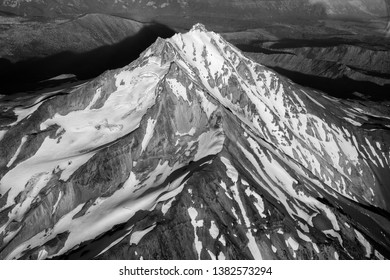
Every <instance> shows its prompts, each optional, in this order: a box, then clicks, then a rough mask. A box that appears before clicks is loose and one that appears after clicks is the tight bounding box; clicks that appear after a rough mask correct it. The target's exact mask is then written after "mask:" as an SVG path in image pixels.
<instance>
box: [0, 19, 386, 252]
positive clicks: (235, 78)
mask: <svg viewBox="0 0 390 280" xmlns="http://www.w3.org/2000/svg"><path fill="white" fill-rule="evenodd" d="M18 102H20V103H21V104H26V103H28V102H26V100H16V101H14V102H13V103H10V102H6V101H3V102H2V105H1V109H2V111H3V112H2V119H1V126H0V178H1V180H0V194H1V198H0V258H2V259H5V258H7V259H13V258H23V259H29V258H32V259H37V258H38V259H45V258H72V259H74V258H76V259H79V258H82V259H91V258H96V257H98V258H104V259H111V258H113V259H116V258H120V259H198V258H200V259H214V258H218V259H252V258H255V259H261V258H263V259H295V258H296V259H312V258H313V259H317V258H320V259H338V258H345V259H350V258H353V259H363V258H372V259H377V258H389V257H390V240H389V234H390V219H389V218H390V216H389V209H390V205H389V201H390V200H389V198H390V192H389V186H388V182H389V181H390V177H389V174H390V172H389V171H390V170H389V169H390V165H389V160H390V158H389V157H390V147H389V143H390V141H389V140H390V132H389V128H390V118H389V117H388V116H389V114H388V113H389V112H388V110H387V111H386V108H382V109H381V110H379V109H378V110H376V109H374V108H367V107H365V106H364V105H362V104H359V103H354V102H350V101H342V100H338V99H335V98H330V97H328V96H326V95H324V94H321V93H317V92H313V91H311V90H309V89H307V88H303V87H300V86H297V85H295V84H293V83H292V82H291V81H289V80H287V79H285V78H283V77H281V76H279V75H277V74H275V72H273V71H271V70H269V69H267V68H266V67H264V66H262V65H260V64H257V63H255V62H253V61H251V60H250V59H248V58H247V57H245V56H244V55H243V54H242V53H241V52H240V51H238V49H236V48H235V47H233V46H232V45H230V44H229V43H227V42H226V41H225V40H224V39H222V37H221V36H219V35H217V34H215V33H212V32H208V31H207V30H205V28H204V27H203V26H202V25H196V26H194V27H193V29H192V30H191V31H190V32H188V33H186V34H183V35H182V34H177V35H175V36H174V37H172V38H171V39H167V40H162V39H159V40H157V41H156V43H154V44H153V45H152V46H151V47H150V48H148V49H147V50H146V51H145V52H144V53H143V54H142V55H141V56H140V58H139V59H137V60H136V61H134V62H133V63H131V64H130V65H128V66H126V67H124V68H122V69H118V70H113V71H108V72H105V73H104V74H103V75H101V76H99V77H98V78H96V79H95V80H93V81H91V82H88V83H86V84H84V85H80V86H78V87H75V88H72V89H67V90H66V89H64V90H63V91H62V92H61V93H58V92H53V93H48V94H46V95H45V96H40V97H39V98H34V99H33V100H30V101H29V102H30V103H29V104H28V105H24V107H22V106H20V105H19V106H18Z"/></svg>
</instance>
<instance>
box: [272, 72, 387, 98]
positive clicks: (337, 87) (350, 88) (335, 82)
mask: <svg viewBox="0 0 390 280" xmlns="http://www.w3.org/2000/svg"><path fill="white" fill-rule="evenodd" d="M268 67H269V68H270V69H272V70H274V71H275V72H277V73H279V74H281V75H283V76H285V77H287V78H289V79H291V80H292V81H293V82H295V83H297V84H300V85H302V86H305V87H309V88H313V89H317V90H320V91H322V92H325V93H327V94H329V95H331V96H334V97H337V98H343V99H348V98H351V99H361V98H358V96H357V95H356V93H359V94H362V95H363V96H365V97H367V98H369V99H371V100H373V101H389V100H390V96H389V92H390V84H386V85H383V86H380V85H378V84H375V83H373V82H368V81H357V80H353V79H351V78H348V77H345V76H343V77H340V78H335V79H332V78H326V77H319V76H315V75H308V74H303V73H300V72H296V71H291V70H286V69H284V68H281V67H271V66H268Z"/></svg>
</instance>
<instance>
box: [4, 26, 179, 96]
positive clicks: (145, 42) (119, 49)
mask: <svg viewBox="0 0 390 280" xmlns="http://www.w3.org/2000/svg"><path fill="white" fill-rule="evenodd" d="M174 34H175V32H174V31H173V30H172V29H170V28H169V27H167V26H165V25H162V24H158V23H152V24H150V25H147V26H145V27H143V28H142V29H141V30H140V31H139V32H138V33H137V34H135V35H134V36H131V37H128V38H126V39H125V40H123V41H121V42H119V43H117V44H113V45H109V46H103V47H99V48H97V49H94V50H92V51H88V52H85V53H75V52H70V51H67V52H62V53H59V54H55V55H52V56H48V57H44V58H36V59H29V60H26V61H21V62H16V63H11V62H10V61H8V60H6V59H0V73H1V78H2V81H1V83H0V94H6V95H10V94H13V93H17V92H22V91H32V90H36V89H37V88H40V87H42V84H39V82H40V81H43V80H46V79H50V78H52V77H55V76H58V75H61V74H74V75H76V76H77V78H78V79H79V80H86V79H91V78H94V77H96V76H98V75H99V74H101V73H103V72H104V71H106V70H109V69H115V68H120V67H123V66H125V65H127V64H129V63H130V62H132V61H134V60H135V59H137V58H138V57H139V55H140V54H141V53H142V52H143V51H144V50H145V49H146V48H147V47H149V46H150V45H151V44H153V43H154V42H155V41H156V39H157V38H158V37H162V38H168V37H171V36H173V35H174Z"/></svg>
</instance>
